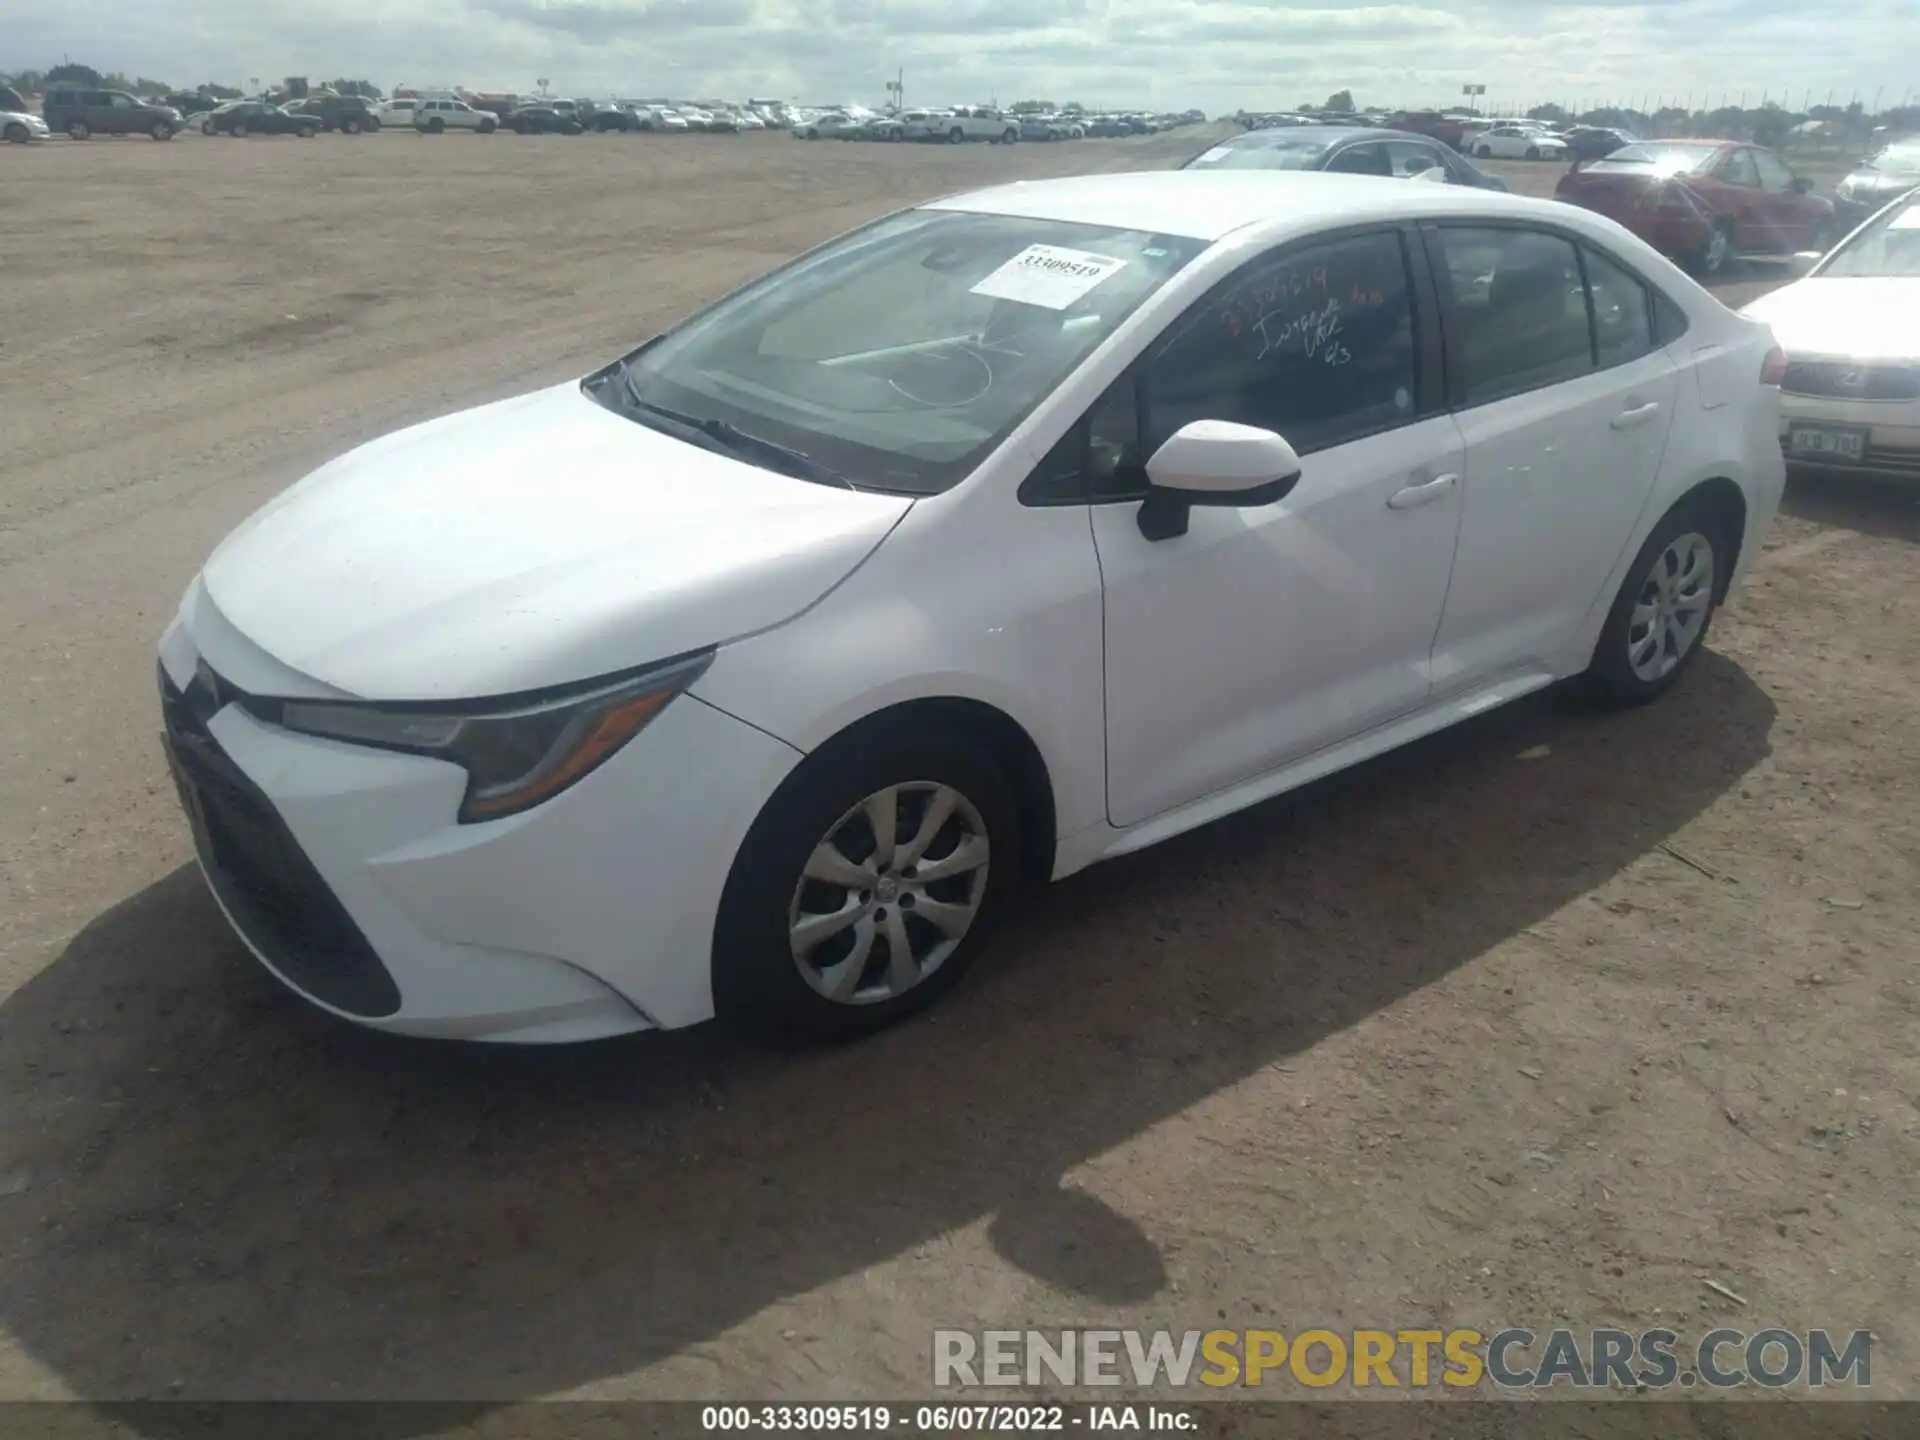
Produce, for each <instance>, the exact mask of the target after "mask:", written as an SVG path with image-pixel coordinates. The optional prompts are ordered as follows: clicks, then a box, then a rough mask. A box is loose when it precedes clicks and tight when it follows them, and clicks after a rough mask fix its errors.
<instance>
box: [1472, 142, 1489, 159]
mask: <svg viewBox="0 0 1920 1440" xmlns="http://www.w3.org/2000/svg"><path fill="white" fill-rule="evenodd" d="M1473 153H1474V154H1475V155H1478V156H1479V157H1480V158H1481V159H1482V160H1491V159H1492V158H1493V147H1492V146H1491V145H1482V146H1481V147H1480V148H1479V149H1478V150H1475V151H1474V152H1473Z"/></svg>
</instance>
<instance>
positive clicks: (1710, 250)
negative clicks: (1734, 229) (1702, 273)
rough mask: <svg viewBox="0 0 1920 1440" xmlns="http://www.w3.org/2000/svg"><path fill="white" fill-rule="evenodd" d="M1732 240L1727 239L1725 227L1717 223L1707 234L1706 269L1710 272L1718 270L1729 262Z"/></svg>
mask: <svg viewBox="0 0 1920 1440" xmlns="http://www.w3.org/2000/svg"><path fill="white" fill-rule="evenodd" d="M1730 248H1731V242H1730V241H1729V240H1728V239H1727V232H1726V229H1725V227H1723V226H1720V225H1716V226H1714V227H1713V230H1712V231H1711V232H1710V233H1709V234H1708V236H1707V255H1706V269H1707V272H1708V273H1709V274H1713V273H1716V272H1718V271H1719V270H1720V269H1721V268H1722V267H1723V266H1724V265H1725V264H1726V263H1727V251H1728V250H1729V249H1730Z"/></svg>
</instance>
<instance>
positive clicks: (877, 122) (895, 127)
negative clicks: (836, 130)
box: [851, 115, 907, 142]
mask: <svg viewBox="0 0 1920 1440" xmlns="http://www.w3.org/2000/svg"><path fill="white" fill-rule="evenodd" d="M851 138H853V139H856V140H879V141H886V142H892V141H898V140H904V139H906V138H907V136H906V129H905V127H904V126H903V125H902V124H901V123H900V120H899V118H898V117H897V116H894V115H869V116H868V117H867V118H866V119H865V120H864V121H862V122H861V124H860V128H859V130H858V131H856V132H855V133H854V135H853V136H852V137H851Z"/></svg>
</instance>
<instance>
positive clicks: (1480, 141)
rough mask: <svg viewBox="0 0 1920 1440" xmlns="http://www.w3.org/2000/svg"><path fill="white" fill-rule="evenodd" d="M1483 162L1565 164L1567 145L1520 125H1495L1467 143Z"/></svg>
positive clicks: (1562, 141) (1556, 138)
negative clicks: (1544, 161) (1530, 161)
mask: <svg viewBox="0 0 1920 1440" xmlns="http://www.w3.org/2000/svg"><path fill="white" fill-rule="evenodd" d="M1469 145H1470V147H1471V149H1472V151H1473V153H1474V154H1475V155H1477V156H1479V157H1480V158H1481V159H1482V160H1564V159H1566V158H1567V142H1566V141H1564V140H1562V139H1560V138H1559V137H1558V136H1555V135H1549V134H1547V133H1546V132H1545V131H1544V130H1532V129H1528V128H1527V127H1525V126H1521V125H1496V126H1494V127H1493V128H1492V129H1491V130H1483V131H1481V132H1480V133H1479V134H1478V135H1475V136H1474V137H1473V138H1472V140H1471V141H1470V142H1469Z"/></svg>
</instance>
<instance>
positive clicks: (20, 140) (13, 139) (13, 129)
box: [7, 123, 33, 145]
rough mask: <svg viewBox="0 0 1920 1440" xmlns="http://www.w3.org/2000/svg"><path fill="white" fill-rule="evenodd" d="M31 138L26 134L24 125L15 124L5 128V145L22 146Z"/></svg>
mask: <svg viewBox="0 0 1920 1440" xmlns="http://www.w3.org/2000/svg"><path fill="white" fill-rule="evenodd" d="M32 138H33V137H32V136H31V135H29V134H28V133H27V127H26V126H24V125H21V124H17V123H16V124H13V125H9V126H7V143H8V144H9V145H24V144H26V143H27V142H28V141H29V140H31V139H32Z"/></svg>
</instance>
